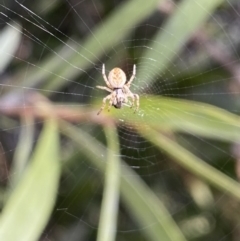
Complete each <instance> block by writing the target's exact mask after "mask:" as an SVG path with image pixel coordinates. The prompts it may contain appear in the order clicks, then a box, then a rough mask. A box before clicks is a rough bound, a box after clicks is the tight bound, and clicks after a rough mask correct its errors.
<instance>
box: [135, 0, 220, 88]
mask: <svg viewBox="0 0 240 241" xmlns="http://www.w3.org/2000/svg"><path fill="white" fill-rule="evenodd" d="M222 2H224V1H223V0H212V1H209V0H201V1H197V0H183V1H181V3H180V4H178V5H177V6H176V10H175V11H174V12H173V14H172V15H171V16H170V17H169V19H168V21H167V23H166V24H165V25H164V26H163V27H162V29H164V31H159V32H158V33H157V35H156V36H155V37H154V38H153V39H152V41H151V42H152V45H149V46H148V48H147V50H146V51H145V53H144V54H143V58H144V59H147V60H149V61H150V60H151V61H152V62H151V68H149V65H145V67H143V68H140V69H139V72H138V75H137V76H138V77H139V78H140V79H141V80H142V81H140V83H139V84H138V86H137V88H141V87H143V86H145V85H146V84H151V82H152V81H154V80H155V77H156V75H157V74H159V73H160V72H162V71H164V70H165V69H166V68H167V65H168V64H169V63H170V62H171V61H172V60H173V59H174V58H176V57H177V56H178V54H179V51H180V50H181V49H182V48H183V46H184V44H185V43H186V41H188V39H189V38H190V37H191V36H192V35H193V33H194V32H196V30H197V29H199V28H200V27H201V25H202V24H203V23H204V22H205V21H206V20H207V19H208V18H210V17H211V16H212V12H213V11H214V10H215V9H216V8H217V7H218V6H219V5H220V4H221V3H222ZM146 68H147V69H146ZM149 71H151V73H149V76H150V78H145V77H144V76H146V73H148V72H149Z"/></svg>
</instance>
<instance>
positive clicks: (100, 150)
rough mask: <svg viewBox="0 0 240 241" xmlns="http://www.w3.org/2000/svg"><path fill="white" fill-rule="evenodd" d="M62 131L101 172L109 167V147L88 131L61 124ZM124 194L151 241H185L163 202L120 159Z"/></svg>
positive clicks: (133, 213) (122, 191) (129, 207)
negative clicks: (107, 159)
mask: <svg viewBox="0 0 240 241" xmlns="http://www.w3.org/2000/svg"><path fill="white" fill-rule="evenodd" d="M61 131H62V132H63V134H64V135H66V136H68V137H69V138H70V139H71V140H72V141H74V142H75V143H76V145H77V146H78V147H79V148H81V151H82V152H83V154H84V155H86V156H87V157H88V160H89V161H90V162H91V164H92V165H94V166H95V167H96V168H98V169H99V171H102V172H103V173H104V171H105V167H106V155H107V151H106V148H105V147H104V146H103V145H102V144H101V143H100V142H98V141H97V140H96V138H93V137H91V136H90V135H88V134H87V133H86V132H84V131H82V130H80V129H78V128H76V127H74V126H72V125H70V124H68V123H65V122H61ZM121 163H122V166H121V194H122V197H123V200H124V201H125V204H126V205H127V207H128V210H129V212H130V213H131V214H132V216H133V217H135V218H136V220H137V221H138V222H139V224H140V225H141V227H142V232H143V233H144V234H145V235H146V237H147V238H148V240H151V241H159V240H163V241H186V239H185V238H184V236H183V234H182V233H181V231H180V230H179V228H178V226H177V225H176V223H175V222H174V220H173V219H172V218H171V215H170V214H169V213H168V211H167V210H166V209H165V207H164V206H163V204H162V203H161V201H160V200H159V199H158V198H157V196H156V195H155V194H154V193H153V192H152V191H151V190H150V188H149V187H148V186H147V185H146V184H145V183H144V182H143V181H142V180H141V179H140V178H139V177H138V175H137V174H136V173H135V172H134V171H133V170H132V169H131V168H130V167H128V165H127V164H125V163H124V162H123V161H122V160H121Z"/></svg>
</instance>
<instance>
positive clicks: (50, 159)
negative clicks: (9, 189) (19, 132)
mask: <svg viewBox="0 0 240 241" xmlns="http://www.w3.org/2000/svg"><path fill="white" fill-rule="evenodd" d="M58 138H59V137H58V131H57V124H56V122H55V121H53V120H50V121H46V123H45V126H44V130H43V132H42V134H41V136H40V139H39V141H38V144H37V147H36V150H35V152H34V154H33V157H32V162H31V163H30V164H29V167H28V168H27V170H26V172H25V174H24V175H23V177H22V179H21V180H20V182H19V184H18V185H17V186H16V187H15V190H14V191H13V193H12V194H11V196H10V197H9V200H7V203H6V205H5V206H4V209H3V211H2V213H1V217H0V240H4V241H16V240H18V241H34V240H38V239H39V236H40V235H41V233H42V231H43V229H44V228H45V226H46V224H47V221H48V219H49V216H50V214H51V211H52V209H53V206H54V203H55V198H56V193H57V188H58V181H59V176H60V164H59V139H58ZM13 227H14V230H13Z"/></svg>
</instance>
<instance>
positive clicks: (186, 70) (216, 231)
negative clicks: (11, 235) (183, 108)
mask: <svg viewBox="0 0 240 241" xmlns="http://www.w3.org/2000/svg"><path fill="white" fill-rule="evenodd" d="M122 2H124V1H113V2H111V3H110V2H108V1H99V2H95V1H84V0H82V1H70V0H66V1H63V2H61V3H60V2H58V1H53V2H52V3H51V4H49V3H48V2H47V1H43V3H34V4H32V3H31V4H30V2H28V1H22V2H18V1H8V2H6V1H3V2H2V3H1V15H0V20H1V27H2V31H3V28H4V27H6V26H8V27H10V28H12V29H15V30H16V31H20V32H21V36H22V38H21V42H20V44H19V47H18V49H17V51H15V52H14V54H9V53H8V52H4V49H3V50H1V52H2V54H3V55H4V56H11V58H12V61H11V63H10V64H9V65H8V67H7V68H6V69H5V71H4V72H2V78H1V94H2V96H3V98H2V99H1V106H4V107H5V108H6V109H7V110H10V109H11V108H13V106H15V107H16V106H17V108H16V109H17V110H22V109H24V108H25V107H27V106H28V105H29V99H28V98H29V94H32V95H36V94H38V97H39V96H40V97H41V98H43V96H47V98H49V99H50V100H51V101H53V102H54V103H55V102H56V103H58V104H59V106H62V109H67V108H68V107H80V108H81V111H82V112H83V114H86V115H87V114H89V112H90V111H91V110H92V109H94V110H96V113H97V111H98V109H97V108H99V109H100V107H101V105H102V102H101V100H102V98H103V97H104V96H106V95H107V94H108V92H105V91H103V90H99V89H96V88H95V86H96V85H101V86H103V85H104V80H103V78H102V74H101V68H102V64H103V63H105V67H106V74H108V72H109V71H110V70H111V69H112V68H113V67H115V66H119V67H121V68H122V69H123V70H124V71H125V73H126V75H127V78H128V79H129V78H130V77H131V75H132V69H133V64H136V78H135V79H134V81H133V83H132V85H131V91H132V92H133V93H137V94H138V95H139V96H140V110H139V112H138V113H135V114H134V113H132V115H135V117H134V118H135V119H136V124H137V118H141V117H142V116H143V115H145V114H147V111H146V110H144V109H143V108H141V99H144V98H147V97H148V95H149V94H152V95H158V96H159V95H161V96H166V97H171V98H174V100H176V102H178V101H180V100H181V99H187V100H194V101H199V102H202V103H209V104H212V105H215V106H218V107H221V108H224V109H226V110H228V111H230V112H233V113H236V114H238V113H239V110H238V109H239V97H238V95H239V74H238V69H239V68H238V67H239V50H238V49H239V39H240V38H239V29H238V24H239V21H240V18H239V10H240V4H239V3H238V2H237V1H227V2H226V3H225V4H224V6H222V7H221V8H219V9H217V11H215V12H214V14H212V15H210V16H209V20H208V22H207V23H206V24H205V25H204V26H203V29H200V30H198V31H197V32H196V33H195V34H194V36H193V37H192V38H191V39H190V41H188V42H187V43H185V44H184V46H183V48H182V51H181V52H180V53H176V54H175V56H174V61H172V62H170V64H169V65H168V67H167V68H166V69H165V70H164V71H162V72H161V74H158V73H155V72H154V71H155V70H154V69H155V68H154V67H155V66H156V65H157V64H158V63H156V62H155V60H154V59H150V58H144V57H142V56H143V53H144V51H146V50H147V49H149V48H151V46H152V38H153V36H154V35H155V34H156V33H157V32H158V31H164V30H165V29H164V23H165V21H166V20H167V18H168V17H169V16H170V15H171V14H172V13H173V12H174V10H175V9H176V8H178V4H179V3H178V2H177V1H176V2H173V1H163V3H162V4H160V5H159V7H158V9H156V12H155V13H153V14H152V15H151V16H149V17H148V18H146V19H144V21H142V22H140V23H138V24H136V25H135V26H134V27H131V29H130V31H129V32H130V33H131V34H128V35H127V36H126V37H125V38H124V39H123V40H121V41H119V42H118V44H116V45H113V46H111V48H110V51H108V50H105V49H104V47H103V44H102V43H101V42H100V41H99V40H98V39H97V38H96V41H97V42H98V46H96V47H97V48H98V49H103V51H102V52H103V53H104V54H103V56H101V57H98V55H97V54H96V53H95V52H94V51H93V50H92V49H86V48H84V46H85V45H84V41H85V39H86V36H91V37H93V38H95V29H96V26H97V25H98V24H103V26H104V20H105V18H106V17H107V16H109V15H110V14H111V13H112V12H113V11H114V10H117V9H118V8H119V6H120V4H121V3H122ZM187 20H188V16H186V19H184V21H183V23H184V22H185V21H186V22H187ZM20 23H21V25H22V28H18V27H17V26H19V24H20ZM118 31H123V30H119V29H113V30H112V32H111V33H107V32H106V38H108V36H109V35H111V34H113V35H114V34H116V32H118ZM212 31H216V33H214V34H213V37H211V38H210V37H209V36H211V35H210V34H209V33H210V32H212ZM169 38H174V33H169ZM159 44H161V43H159ZM80 47H82V48H84V49H83V50H82V51H79V49H80ZM163 47H164V46H163ZM152 51H156V50H154V49H152ZM71 53H76V55H77V56H79V57H81V58H83V59H86V60H87V62H88V65H89V67H88V68H85V67H83V68H82V66H81V65H80V64H79V63H78V62H74V61H70V60H69V59H68V55H69V54H71ZM49 56H54V57H55V61H56V62H53V63H51V62H50V63H51V64H52V65H53V66H58V65H59V66H61V67H62V66H64V65H65V66H67V67H68V71H69V72H72V73H78V74H72V73H70V74H69V75H66V73H65V72H64V68H65V67H63V69H61V68H56V67H52V66H50V65H47V66H46V65H44V61H46V59H48V58H49ZM89 56H94V58H91V57H89ZM92 59H95V60H94V61H93V60H92ZM63 64H64V65H63ZM32 71H33V73H34V71H36V73H38V74H39V76H40V77H39V76H37V75H36V82H34V83H32V84H29V83H28V79H29V76H31V75H32ZM139 71H142V72H143V73H144V74H143V77H141V78H139V77H138V72H139ZM16 73H17V74H19V75H17V74H16ZM46 75H47V76H48V77H47V80H45V81H43V82H44V83H43V84H42V83H41V78H44V76H46ZM18 76H21V79H20V80H18ZM41 76H43V77H41ZM66 76H67V77H66ZM69 76H70V77H69ZM153 76H154V79H155V80H156V81H154V82H153V83H150V82H148V81H147V80H148V79H152V78H153ZM33 80H34V78H33ZM139 86H141V87H139ZM11 91H13V94H10V95H7V94H6V93H11ZM6 96H7V97H6ZM40 97H39V98H40ZM16 103H17V104H16ZM96 106H97V107H96ZM203 106H204V104H203ZM128 108H129V105H125V106H124V108H123V109H121V110H118V111H119V113H120V115H122V118H119V121H120V122H121V123H122V125H120V126H119V128H118V134H119V139H120V144H121V145H120V149H121V159H122V160H124V161H125V162H126V163H127V164H128V165H130V167H131V168H132V169H134V170H135V171H136V173H137V174H138V175H140V177H141V178H142V179H143V180H144V181H145V182H146V183H147V184H148V185H149V186H150V187H151V189H152V190H154V192H155V193H156V194H157V195H159V196H161V197H160V198H161V199H162V201H163V202H164V203H165V204H166V206H167V208H168V210H169V211H170V212H171V214H172V215H173V216H174V217H175V218H176V220H178V221H179V222H178V224H179V225H180V227H181V228H182V230H184V232H185V235H186V237H187V238H189V239H193V238H198V240H206V238H207V239H209V240H238V239H237V237H238V233H239V227H238V226H239V225H238V221H237V218H236V215H234V216H232V215H233V212H234V210H235V209H234V208H230V210H228V208H227V207H228V206H229V205H238V204H237V203H234V202H233V201H232V200H229V198H228V196H227V195H225V194H224V193H217V194H216V197H215V199H213V194H212V192H211V191H210V189H209V188H208V186H206V185H205V184H204V183H202V182H200V181H199V180H198V179H196V178H195V177H194V176H192V175H191V174H189V173H188V172H186V171H185V170H183V169H181V168H180V167H179V166H177V165H175V164H174V162H173V161H172V160H171V158H169V157H168V156H167V155H165V154H164V153H161V152H160V151H159V150H157V149H156V147H154V146H153V145H152V144H151V143H149V142H147V141H146V140H145V139H143V138H142V137H140V136H139V135H138V134H137V133H136V131H135V130H134V129H133V128H132V127H131V126H129V125H126V124H125V123H124V115H125V111H126V109H128ZM148 109H151V112H150V113H148V115H150V118H152V119H154V118H155V114H156V113H157V112H158V111H161V110H158V109H153V108H152V106H151V105H150V104H149V106H148ZM111 111H116V110H113V107H112V109H111ZM105 113H106V110H104V111H103V112H102V113H101V116H104V115H105ZM168 114H169V113H167V112H165V113H164V112H163V113H162V115H163V116H168ZM101 116H100V118H101ZM95 118H96V119H97V118H98V117H97V115H96V117H95ZM41 124H42V121H41V120H38V121H37V122H35V123H34V124H33V128H34V130H35V132H36V134H35V136H34V143H35V142H36V141H37V137H38V134H39V131H40V129H41ZM22 125H23V124H21V122H19V120H18V119H17V120H16V118H12V117H9V116H8V115H6V116H3V117H2V121H1V152H2V156H3V157H4V158H2V160H1V166H0V167H1V173H2V175H1V176H2V178H1V181H2V186H4V185H6V184H7V183H8V181H9V180H11V175H15V174H16V173H15V174H11V175H10V171H9V167H10V165H11V160H12V158H13V155H14V152H15V149H16V144H17V141H18V136H19V133H20V130H21V128H22V127H23V126H22ZM78 126H79V127H81V128H83V130H85V131H86V132H87V133H89V134H90V135H92V136H93V137H94V139H96V140H100V141H103V140H104V132H103V129H102V127H101V126H99V125H95V124H94V123H87V124H86V123H85V124H79V123H78ZM174 138H176V139H177V140H178V141H179V142H180V143H181V144H182V145H183V146H184V147H186V148H187V149H188V150H190V151H191V152H193V153H194V154H195V155H197V156H199V157H201V158H202V159H203V160H204V161H206V162H208V163H210V164H211V165H213V166H215V167H217V168H218V169H220V170H221V171H223V172H224V173H226V174H227V175H229V176H233V177H234V176H236V174H235V172H236V170H235V165H234V162H233V161H234V160H235V159H236V157H235V154H236V150H237V146H232V144H231V143H225V142H220V141H213V140H209V139H205V138H202V137H199V136H196V135H194V134H193V133H189V131H186V133H185V134H174ZM63 145H64V153H63V160H62V162H63V173H62V179H61V184H60V189H59V193H58V199H57V204H56V207H55V208H54V212H53V215H52V217H51V220H50V223H49V225H48V226H47V228H46V230H45V231H44V233H43V235H42V239H41V240H69V241H72V240H95V235H96V233H97V231H98V222H99V212H100V205H101V199H102V192H103V183H104V180H103V177H102V175H101V174H100V172H99V170H97V169H95V168H93V167H92V166H91V165H90V164H89V162H88V161H87V160H86V159H85V157H84V156H82V152H81V150H77V149H75V147H73V146H72V145H71V144H70V143H69V142H68V141H67V140H65V139H64V140H63ZM96 155H102V153H97V154H96ZM191 184H194V185H191ZM197 185H199V186H197ZM197 187H199V189H201V190H205V192H203V193H202V195H205V197H206V200H207V201H206V200H205V202H201V198H194V194H196V195H197V193H196V192H194V190H193V189H194V188H197ZM209 193H210V194H209ZM198 201H199V202H198ZM223 203H225V204H223ZM226 220H227V221H226ZM149 225H154V224H149ZM199 225H202V226H201V227H202V228H197V227H198V226H199ZM147 228H148V227H145V226H139V225H137V224H136V223H135V222H134V220H133V219H132V218H131V217H130V215H129V214H128V212H127V210H126V209H125V207H124V206H122V204H120V210H119V221H118V229H117V240H146V239H145V238H144V237H142V235H141V231H142V230H144V229H147Z"/></svg>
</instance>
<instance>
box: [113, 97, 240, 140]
mask: <svg viewBox="0 0 240 241" xmlns="http://www.w3.org/2000/svg"><path fill="white" fill-rule="evenodd" d="M109 114H110V115H111V116H113V117H115V118H116V119H117V120H121V123H128V124H131V125H133V126H144V125H145V126H151V127H155V128H158V129H159V130H171V131H178V132H182V133H187V134H191V135H199V136H202V137H208V138H215V139H220V140H225V141H238V140H239V136H240V119H239V117H238V116H237V115H234V114H232V113H230V112H228V111H226V110H223V109H220V108H218V107H215V106H212V105H209V104H205V103H200V102H194V101H187V100H181V99H174V98H167V97H160V96H150V95H149V96H143V97H141V98H140V110H139V112H138V113H135V114H134V112H133V109H130V108H129V107H127V106H126V107H124V108H123V109H122V110H119V109H114V108H112V109H111V112H110V113H109Z"/></svg>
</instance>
